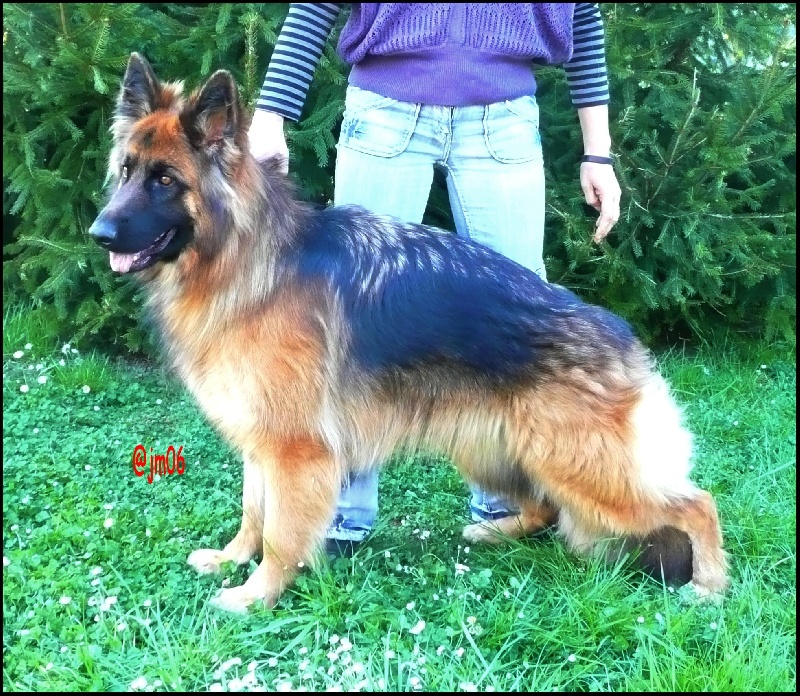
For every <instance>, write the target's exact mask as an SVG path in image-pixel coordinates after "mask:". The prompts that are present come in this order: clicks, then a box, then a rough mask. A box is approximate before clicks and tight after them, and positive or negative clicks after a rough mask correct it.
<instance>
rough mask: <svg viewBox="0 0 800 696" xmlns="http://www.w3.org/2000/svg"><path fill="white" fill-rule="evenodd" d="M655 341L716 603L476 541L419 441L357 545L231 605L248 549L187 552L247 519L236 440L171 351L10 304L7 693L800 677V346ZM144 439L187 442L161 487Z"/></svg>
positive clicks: (754, 686) (668, 684) (486, 687)
mask: <svg viewBox="0 0 800 696" xmlns="http://www.w3.org/2000/svg"><path fill="white" fill-rule="evenodd" d="M27 344H31V345H30V346H28V345H27ZM26 346H27V347H26ZM19 351H21V352H22V355H20V353H19ZM15 356H16V357H15ZM659 360H660V363H661V366H662V370H663V372H664V373H665V375H666V376H667V377H668V379H669V380H670V381H671V383H672V385H673V387H674V389H675V392H676V394H677V396H678V399H679V401H680V402H681V403H682V404H684V405H685V407H686V413H687V417H688V421H689V424H690V426H691V428H692V430H693V431H694V433H695V435H696V451H697V456H696V465H695V473H694V478H695V480H696V481H697V483H698V484H699V485H701V486H702V487H704V488H706V489H708V490H710V491H711V492H712V493H713V494H714V496H715V497H716V500H717V503H718V506H719V511H720V517H721V520H722V525H723V531H724V534H725V539H726V542H725V543H726V548H727V550H728V552H729V555H730V561H731V574H732V588H731V591H730V592H729V594H728V595H727V596H726V598H725V600H724V602H723V603H722V604H721V605H719V606H714V605H710V606H709V605H696V604H693V603H691V602H689V601H688V600H687V596H686V593H685V592H683V591H681V590H677V591H674V590H672V589H671V588H666V587H662V586H661V585H660V584H658V583H656V582H654V581H651V580H647V579H645V578H644V577H643V576H641V575H640V574H638V573H636V572H635V571H634V570H632V569H631V568H630V567H628V566H621V567H604V566H602V565H599V564H598V563H596V562H593V561H589V560H586V559H580V558H576V557H574V556H572V555H571V554H569V553H568V552H567V551H566V550H565V549H564V547H563V545H562V544H561V543H560V542H559V541H558V540H557V539H556V538H555V537H554V536H553V535H551V534H544V535H541V536H539V537H536V538H534V539H528V540H524V541H523V542H513V543H511V544H509V545H508V546H505V547H501V548H486V547H481V548H478V547H474V546H473V547H472V548H465V546H464V544H463V542H462V539H461V536H460V532H461V528H462V526H463V525H464V523H465V522H466V521H467V516H466V501H467V496H466V487H465V485H464V484H463V483H462V482H461V480H460V479H459V477H458V476H457V474H456V473H455V471H454V470H453V469H452V467H450V466H449V465H448V464H447V462H444V461H439V460H435V459H433V460H432V459H426V458H415V459H412V458H406V459H399V460H398V461H397V462H395V463H394V465H393V466H391V467H389V468H387V469H385V470H384V471H383V473H382V474H381V516H380V525H379V528H378V529H377V530H376V531H375V533H374V534H373V536H372V537H371V538H370V540H369V542H368V543H367V544H366V545H365V546H364V547H363V548H362V549H361V550H359V552H358V554H357V555H356V556H355V557H354V558H353V559H352V560H350V559H339V560H336V561H335V562H333V563H332V564H328V563H322V564H320V565H319V567H318V568H316V569H314V570H309V571H308V572H306V573H305V574H304V575H302V576H301V577H300V579H299V581H298V582H297V584H296V586H295V587H294V588H293V589H291V590H290V591H288V592H287V593H286V594H285V595H284V597H283V598H282V599H281V601H280V603H279V604H278V606H277V607H276V608H275V609H274V610H266V609H263V608H262V609H259V610H257V611H255V612H252V613H251V615H249V616H246V617H238V616H231V615H227V614H221V613H219V612H216V611H214V610H211V609H209V608H208V607H207V600H208V599H209V598H210V597H211V596H213V594H214V593H215V592H216V591H217V589H218V588H219V587H220V586H221V584H222V583H223V582H225V583H228V582H229V583H231V584H239V583H241V582H242V581H243V580H244V579H245V578H246V576H247V574H248V573H249V572H250V571H251V570H252V568H253V567H254V566H253V565H251V567H250V568H247V567H244V568H240V569H234V568H230V569H228V571H227V574H226V575H225V576H223V577H198V576H196V575H195V574H194V572H193V571H192V570H191V569H190V568H189V567H188V566H187V565H186V558H187V556H188V555H189V553H190V552H191V551H193V550H194V549H197V548H200V547H217V548H220V547H221V546H222V545H224V544H225V543H227V542H228V541H229V540H230V539H231V538H232V536H233V535H234V534H235V532H236V531H237V529H238V525H239V521H240V514H241V479H242V471H241V465H240V463H239V462H238V461H237V459H236V457H235V456H233V455H232V453H231V452H230V450H229V449H228V448H227V447H226V446H225V445H224V444H223V443H222V442H221V441H220V440H219V438H218V437H217V436H216V434H215V433H214V432H213V431H212V430H211V428H210V427H209V426H208V425H207V424H206V423H205V422H204V420H203V418H202V417H201V415H200V413H199V412H198V410H197V409H196V407H195V406H194V404H193V403H192V401H191V398H190V397H189V396H188V395H187V394H186V393H185V392H184V391H183V389H182V388H181V386H180V385H179V384H177V383H176V382H175V381H173V380H172V378H170V377H169V376H168V375H166V374H165V373H164V372H163V371H162V370H160V369H158V368H154V367H153V366H144V365H133V364H130V363H127V364H126V363H121V362H120V363H117V362H114V361H111V360H109V359H107V358H104V357H102V356H97V355H84V354H83V353H75V352H73V351H72V350H70V349H69V348H68V349H66V351H65V352H63V353H62V350H61V346H54V345H53V342H52V340H51V339H47V338H46V332H44V331H37V327H36V326H31V325H30V324H27V323H26V322H25V320H24V316H23V315H22V314H21V313H14V312H11V313H7V314H6V317H5V320H4V343H3V400H4V404H3V448H4V452H3V688H4V690H61V689H64V690H90V689H101V690H112V691H113V690H128V689H133V690H141V691H145V690H146V691H151V690H157V691H166V690H209V689H210V690H231V691H234V690H269V691H273V690H283V691H288V690H309V691H312V690H326V689H328V690H349V689H356V690H387V691H414V690H423V691H450V690H452V691H459V690H464V691H470V690H473V691H474V690H479V691H491V690H495V691H513V690H519V691H542V690H544V691H548V690H551V691H556V690H559V691H573V690H589V691H607V690H615V691H616V690H633V691H662V690H680V691H716V690H726V691H768V692H769V691H794V690H795V686H796V684H795V635H796V630H795V625H796V624H795V621H796V618H795V617H796V592H795V587H796V575H795V574H796V554H795V549H796V543H795V526H796V525H795V510H796V476H795V445H796V442H795V437H796V420H795V419H796V397H795V383H796V367H795V359H794V355H793V353H792V352H791V351H790V350H789V349H788V348H786V347H781V346H777V347H776V346H771V345H769V344H767V343H760V344H750V345H745V346H741V345H736V346H734V345H731V344H727V343H726V342H725V341H721V342H720V343H719V344H717V345H713V346H711V347H708V348H704V349H702V350H700V351H699V352H696V353H692V354H689V352H688V351H687V352H681V351H678V350H673V351H671V352H669V353H668V354H661V355H660V356H659ZM42 382H44V383H42ZM137 444H142V445H144V446H145V448H146V449H147V452H148V453H149V452H150V450H151V448H152V450H153V451H154V452H162V453H163V452H164V451H166V449H167V447H168V446H169V445H174V446H175V448H176V449H177V448H178V447H179V446H183V451H182V456H183V457H184V459H185V461H186V471H185V473H184V474H183V475H177V474H175V475H172V476H168V477H164V478H161V479H160V480H158V481H155V482H154V483H152V484H148V483H147V481H146V478H145V477H141V478H139V477H137V476H135V475H134V473H133V469H132V464H131V457H132V453H133V450H134V447H135V446H136V445H137Z"/></svg>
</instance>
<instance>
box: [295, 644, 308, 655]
mask: <svg viewBox="0 0 800 696" xmlns="http://www.w3.org/2000/svg"><path fill="white" fill-rule="evenodd" d="M297 652H298V653H300V654H301V655H305V654H306V653H307V652H308V648H307V647H306V646H305V645H304V646H303V647H302V648H300V650H298V651H297Z"/></svg>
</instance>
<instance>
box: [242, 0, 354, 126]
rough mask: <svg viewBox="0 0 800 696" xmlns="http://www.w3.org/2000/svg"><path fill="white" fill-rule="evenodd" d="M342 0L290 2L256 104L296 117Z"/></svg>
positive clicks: (300, 109)
mask: <svg viewBox="0 0 800 696" xmlns="http://www.w3.org/2000/svg"><path fill="white" fill-rule="evenodd" d="M341 10H342V4H341V3H332V2H293V3H292V4H291V5H290V6H289V13H288V14H287V15H286V20H285V21H284V23H283V27H282V28H281V33H280V36H279V37H278V41H277V43H276V44H275V50H274V51H273V52H272V58H271V59H270V61H269V67H268V68H267V76H266V77H265V78H264V84H263V86H262V87H261V93H260V95H259V97H258V101H257V102H256V108H258V109H263V110H264V111H272V112H274V113H277V114H280V115H281V116H283V117H284V118H288V119H290V120H292V121H299V120H300V114H301V113H302V111H303V105H304V104H305V101H306V96H307V95H308V89H309V87H310V86H311V80H312V78H313V77H314V70H315V69H316V67H317V63H319V59H320V57H321V56H322V50H323V48H324V47H325V42H326V41H327V40H328V36H330V33H331V29H333V25H334V23H335V22H336V18H337V17H338V16H339V13H340V12H341Z"/></svg>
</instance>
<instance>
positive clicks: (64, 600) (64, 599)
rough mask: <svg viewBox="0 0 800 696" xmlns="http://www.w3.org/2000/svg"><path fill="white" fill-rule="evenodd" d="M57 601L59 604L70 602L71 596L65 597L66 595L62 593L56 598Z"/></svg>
mask: <svg viewBox="0 0 800 696" xmlns="http://www.w3.org/2000/svg"><path fill="white" fill-rule="evenodd" d="M58 602H59V604H64V605H67V604H70V603H71V602H72V597H67V596H66V595H64V596H63V597H62V598H61V599H59V600H58Z"/></svg>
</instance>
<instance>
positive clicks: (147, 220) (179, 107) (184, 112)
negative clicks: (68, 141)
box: [89, 53, 247, 273]
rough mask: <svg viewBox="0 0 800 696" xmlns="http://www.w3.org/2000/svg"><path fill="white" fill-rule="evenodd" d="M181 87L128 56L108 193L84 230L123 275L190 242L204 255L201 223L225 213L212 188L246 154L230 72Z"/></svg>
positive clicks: (217, 188) (220, 185)
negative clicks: (185, 92)
mask: <svg viewBox="0 0 800 696" xmlns="http://www.w3.org/2000/svg"><path fill="white" fill-rule="evenodd" d="M181 90H182V85H181V84H179V83H176V84H165V83H162V82H160V81H159V80H158V79H157V78H156V76H155V74H154V72H153V69H152V68H151V67H150V65H149V63H148V62H147V61H146V60H145V59H144V58H142V57H141V56H140V55H138V54H136V53H133V54H131V57H130V60H129V62H128V67H127V70H126V71H125V78H124V79H123V82H122V89H121V91H120V93H119V98H118V100H117V107H116V114H115V119H114V125H113V128H112V131H113V136H114V147H113V151H112V153H111V158H110V162H109V177H110V179H111V180H112V182H113V183H114V187H113V192H112V194H111V198H110V200H109V201H108V204H107V205H106V206H105V208H103V210H102V211H101V212H100V214H99V215H98V217H97V219H96V220H95V221H94V224H93V225H92V226H91V228H90V229H89V234H90V235H91V236H92V238H93V239H94V240H95V241H96V242H97V243H98V244H100V245H101V246H102V247H103V248H105V249H107V250H108V251H109V252H110V261H111V267H112V269H113V270H115V271H119V272H120V273H127V272H131V271H142V270H144V269H146V268H149V267H151V266H153V265H155V264H157V263H158V262H160V261H162V262H167V263H169V262H171V261H174V260H176V259H177V258H178V257H179V255H180V254H181V253H182V252H183V251H184V250H185V249H187V248H188V247H190V246H195V247H196V248H198V250H199V251H200V252H201V253H202V251H203V249H202V247H203V244H206V245H208V244H210V243H211V242H209V240H205V241H204V240H203V238H202V234H198V226H202V225H203V224H204V223H209V224H210V223H212V222H213V220H209V218H213V217H214V215H222V214H223V213H222V212H221V210H222V208H223V206H222V205H215V203H214V200H213V198H214V193H219V192H221V191H230V186H227V185H226V183H225V180H226V178H227V177H229V176H230V175H231V174H232V172H233V170H234V169H235V167H236V165H237V162H239V161H240V160H241V159H242V158H243V157H245V156H246V151H247V134H246V127H247V124H246V123H243V119H242V110H241V106H240V104H239V95H238V90H237V88H236V83H235V82H234V80H233V77H232V76H231V74H230V73H228V72H226V71H224V70H220V71H218V72H216V73H214V74H213V75H212V76H211V77H210V78H209V79H208V81H207V82H206V83H205V84H204V85H203V86H202V87H201V88H200V89H199V90H198V91H197V92H195V93H194V94H192V95H191V96H190V97H188V98H183V97H182V96H181ZM215 180H218V181H217V184H216V185H214V181H215ZM223 195H224V194H223ZM209 201H210V202H209ZM217 203H219V201H217ZM217 222H219V221H217Z"/></svg>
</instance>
